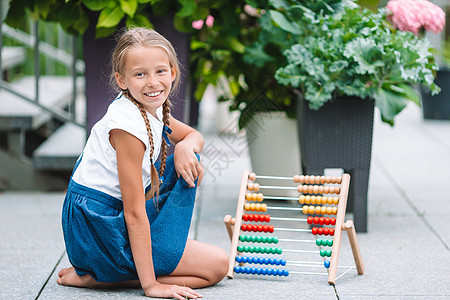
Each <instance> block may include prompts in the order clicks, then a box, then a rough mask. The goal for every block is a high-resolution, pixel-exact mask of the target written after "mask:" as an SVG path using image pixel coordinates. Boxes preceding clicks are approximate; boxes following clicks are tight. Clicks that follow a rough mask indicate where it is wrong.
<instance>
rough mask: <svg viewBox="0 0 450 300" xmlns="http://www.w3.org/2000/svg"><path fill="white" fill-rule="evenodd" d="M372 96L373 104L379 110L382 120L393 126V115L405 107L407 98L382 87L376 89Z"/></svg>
mask: <svg viewBox="0 0 450 300" xmlns="http://www.w3.org/2000/svg"><path fill="white" fill-rule="evenodd" d="M374 98H375V105H376V106H377V107H378V109H379V110H380V113H381V118H382V119H383V121H384V122H386V123H388V124H390V125H391V126H393V125H394V117H395V116H396V115H397V114H398V113H400V112H401V111H402V110H403V109H404V108H405V107H406V104H407V99H406V98H405V97H404V96H402V95H399V94H397V93H393V92H390V91H389V90H387V89H383V88H379V89H378V91H377V93H376V94H375V95H374Z"/></svg>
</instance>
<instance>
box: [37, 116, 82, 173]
mask: <svg viewBox="0 0 450 300" xmlns="http://www.w3.org/2000/svg"><path fill="white" fill-rule="evenodd" d="M85 144H86V130H85V129H84V128H81V127H79V126H76V125H74V124H71V123H66V124H64V125H63V126H61V127H60V128H58V129H57V130H56V131H55V132H54V133H53V134H52V135H51V136H50V137H49V138H48V139H47V140H46V141H44V142H43V143H42V144H41V145H40V146H39V147H38V148H36V150H35V151H34V152H33V165H34V167H35V168H36V169H37V170H58V171H69V170H71V169H72V168H73V166H74V165H75V162H76V160H77V158H78V156H79V155H80V154H81V153H82V152H83V148H84V145H85Z"/></svg>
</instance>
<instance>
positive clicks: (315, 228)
mask: <svg viewBox="0 0 450 300" xmlns="http://www.w3.org/2000/svg"><path fill="white" fill-rule="evenodd" d="M318 229H319V228H317V227H313V228H312V229H311V232H312V234H314V235H316V234H317V230H318Z"/></svg>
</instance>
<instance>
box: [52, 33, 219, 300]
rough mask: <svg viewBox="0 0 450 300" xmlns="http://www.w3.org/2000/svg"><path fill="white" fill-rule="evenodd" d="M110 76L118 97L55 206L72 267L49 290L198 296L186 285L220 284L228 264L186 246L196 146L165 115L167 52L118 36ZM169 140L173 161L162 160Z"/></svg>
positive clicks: (166, 47)
mask: <svg viewBox="0 0 450 300" xmlns="http://www.w3.org/2000/svg"><path fill="white" fill-rule="evenodd" d="M111 78H112V82H113V83H114V84H115V85H116V87H117V88H118V89H120V94H119V96H118V97H117V98H116V99H115V100H114V101H113V102H112V103H111V104H110V106H109V107H108V111H107V112H106V114H105V116H104V117H103V118H102V119H101V120H100V121H99V122H98V123H96V124H95V125H94V127H93V128H92V132H91V135H90V137H89V139H88V141H87V143H86V147H85V149H84V151H83V154H82V155H81V156H80V158H79V159H78V161H77V164H76V166H75V168H74V171H73V175H72V178H71V180H70V183H69V187H68V190H67V195H66V198H65V201H64V206H63V214H62V224H63V231H64V240H65V243H66V250H67V255H68V258H69V261H70V263H71V264H72V266H73V267H71V268H66V269H63V270H61V271H60V272H59V278H58V283H59V284H61V285H70V286H77V287H88V288H98V287H108V288H110V287H123V286H140V287H142V289H143V290H144V293H145V295H146V296H150V297H174V298H176V299H185V298H184V297H189V298H193V299H195V298H198V297H201V295H200V294H199V293H198V292H197V291H194V290H193V288H201V287H206V286H210V285H213V284H215V283H217V282H219V281H221V280H222V279H223V278H224V276H225V274H226V272H227V265H228V259H227V254H226V253H225V251H224V250H222V249H220V248H218V247H215V246H212V245H208V244H205V243H201V242H198V241H195V240H190V239H187V236H188V232H189V226H190V222H191V217H192V211H193V206H194V201H195V195H196V189H197V186H198V185H199V184H200V182H201V180H202V177H203V173H204V171H203V167H202V165H201V163H200V161H199V156H198V153H199V152H200V151H201V150H202V148H203V144H204V141H203V137H202V135H201V134H200V133H199V132H198V131H196V130H194V129H193V128H191V127H189V126H188V125H186V124H184V123H182V122H180V121H178V120H176V119H175V118H173V116H172V115H171V114H170V102H169V97H170V96H171V95H172V93H173V91H174V90H176V89H177V87H178V84H179V78H180V70H179V63H178V60H177V56H176V53H175V50H174V49H173V47H172V45H171V44H170V42H168V41H167V40H166V39H165V38H164V37H163V36H161V35H160V34H158V33H157V32H156V31H154V30H150V29H146V28H134V29H130V30H127V31H125V32H124V33H123V34H122V35H121V37H120V38H119V40H118V42H117V46H116V48H115V50H114V52H113V55H112V75H111ZM170 142H172V143H174V144H175V149H174V154H173V155H171V156H167V147H168V146H169V145H170ZM159 156H160V160H159V161H158V162H156V161H157V159H158V157H159ZM155 162H156V163H155Z"/></svg>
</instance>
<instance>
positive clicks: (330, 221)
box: [306, 217, 336, 225]
mask: <svg viewBox="0 0 450 300" xmlns="http://www.w3.org/2000/svg"><path fill="white" fill-rule="evenodd" d="M306 222H307V223H308V224H320V225H336V219H335V218H328V217H325V218H324V217H308V218H306Z"/></svg>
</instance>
